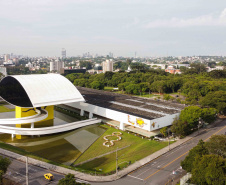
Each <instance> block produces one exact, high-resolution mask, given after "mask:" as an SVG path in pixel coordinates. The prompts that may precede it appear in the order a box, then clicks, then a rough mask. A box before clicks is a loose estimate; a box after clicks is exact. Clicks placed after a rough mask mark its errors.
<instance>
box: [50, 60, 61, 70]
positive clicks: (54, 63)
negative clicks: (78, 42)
mask: <svg viewBox="0 0 226 185" xmlns="http://www.w3.org/2000/svg"><path fill="white" fill-rule="evenodd" d="M62 68H64V62H63V61H59V60H56V61H51V62H50V72H57V73H60V71H61V69H62Z"/></svg>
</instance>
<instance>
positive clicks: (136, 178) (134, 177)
mask: <svg viewBox="0 0 226 185" xmlns="http://www.w3.org/2000/svg"><path fill="white" fill-rule="evenodd" d="M128 176H129V177H132V178H134V179H138V180H141V181H144V179H141V178H138V177H135V176H132V175H128Z"/></svg>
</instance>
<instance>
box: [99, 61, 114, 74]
mask: <svg viewBox="0 0 226 185" xmlns="http://www.w3.org/2000/svg"><path fill="white" fill-rule="evenodd" d="M102 66H103V73H105V72H107V71H113V60H112V59H110V60H106V61H105V62H103V63H102Z"/></svg>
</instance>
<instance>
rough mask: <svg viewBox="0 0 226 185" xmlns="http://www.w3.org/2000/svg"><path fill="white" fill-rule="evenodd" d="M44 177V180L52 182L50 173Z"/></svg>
mask: <svg viewBox="0 0 226 185" xmlns="http://www.w3.org/2000/svg"><path fill="white" fill-rule="evenodd" d="M44 177H45V179H46V180H49V181H52V180H53V178H54V177H53V175H52V174H51V173H46V174H44Z"/></svg>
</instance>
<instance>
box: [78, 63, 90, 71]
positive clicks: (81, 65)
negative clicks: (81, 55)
mask: <svg viewBox="0 0 226 185" xmlns="http://www.w3.org/2000/svg"><path fill="white" fill-rule="evenodd" d="M79 65H80V67H81V68H82V67H85V68H86V69H87V70H89V69H92V68H93V64H92V62H89V61H80V62H79Z"/></svg>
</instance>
